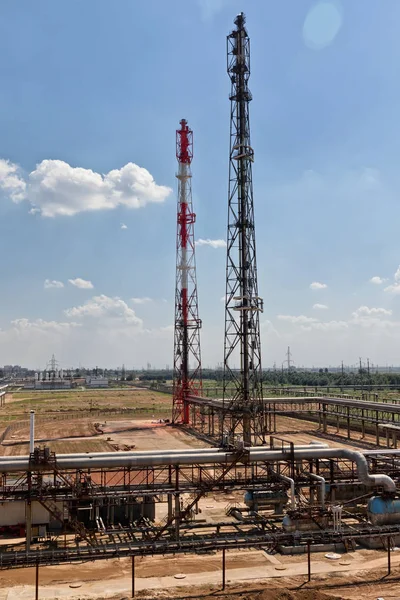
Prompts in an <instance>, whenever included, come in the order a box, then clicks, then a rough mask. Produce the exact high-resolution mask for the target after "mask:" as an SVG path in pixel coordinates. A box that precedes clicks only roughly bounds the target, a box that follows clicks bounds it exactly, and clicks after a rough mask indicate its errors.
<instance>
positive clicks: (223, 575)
mask: <svg viewBox="0 0 400 600" xmlns="http://www.w3.org/2000/svg"><path fill="white" fill-rule="evenodd" d="M222 589H223V590H224V589H225V548H222Z"/></svg>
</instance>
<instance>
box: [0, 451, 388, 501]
mask: <svg viewBox="0 0 400 600" xmlns="http://www.w3.org/2000/svg"><path fill="white" fill-rule="evenodd" d="M249 454H250V460H251V462H269V463H270V462H279V461H285V460H288V458H289V457H290V456H291V452H290V451H289V450H286V451H285V450H274V449H265V448H262V447H254V448H250V449H249ZM293 457H294V459H295V460H316V459H346V460H351V461H352V462H354V463H355V464H356V466H357V474H358V479H359V481H360V482H361V483H364V484H366V485H371V486H382V487H383V488H384V490H385V491H386V492H390V493H394V492H396V485H395V483H394V481H393V479H391V478H390V477H389V476H388V475H383V474H376V475H371V474H370V473H369V472H368V463H367V459H366V458H365V456H364V455H363V454H361V452H357V451H354V450H350V449H347V448H322V447H311V446H306V447H304V448H299V447H297V448H295V449H294V452H293ZM236 460H237V455H236V454H235V453H234V452H229V451H224V450H222V451H221V450H218V451H216V452H214V451H208V450H207V449H205V450H198V451H197V452H190V453H187V452H185V451H182V452H179V451H178V452H177V451H166V452H164V453H161V454H159V455H156V454H154V453H153V454H149V455H145V456H144V455H143V454H142V455H140V454H135V453H134V452H130V453H124V454H121V453H118V452H116V453H114V455H110V456H99V455H98V454H97V453H93V454H75V455H73V456H72V457H64V456H63V455H60V456H58V457H57V468H58V469H60V470H63V469H65V470H69V469H73V470H75V469H88V468H92V469H101V468H103V469H118V468H124V467H127V468H129V467H131V468H138V467H139V468H140V467H156V466H168V465H172V466H175V465H176V466H179V465H196V464H219V465H221V464H222V465H229V464H231V463H232V462H234V461H236ZM46 469H47V470H48V469H49V467H48V466H46V465H37V466H35V467H34V469H33V468H32V466H31V467H30V465H29V459H27V458H18V459H16V460H14V459H13V460H9V459H8V458H2V459H1V460H0V473H10V472H14V473H15V472H24V471H25V472H27V471H29V470H35V471H37V470H46Z"/></svg>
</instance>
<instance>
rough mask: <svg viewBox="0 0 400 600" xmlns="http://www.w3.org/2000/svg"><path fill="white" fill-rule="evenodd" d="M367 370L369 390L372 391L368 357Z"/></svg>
mask: <svg viewBox="0 0 400 600" xmlns="http://www.w3.org/2000/svg"><path fill="white" fill-rule="evenodd" d="M367 370H368V391H369V392H370V391H371V373H370V370H369V358H367Z"/></svg>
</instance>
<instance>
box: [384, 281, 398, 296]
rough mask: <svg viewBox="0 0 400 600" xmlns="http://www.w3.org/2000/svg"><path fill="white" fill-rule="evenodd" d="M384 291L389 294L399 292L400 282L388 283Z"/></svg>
mask: <svg viewBox="0 0 400 600" xmlns="http://www.w3.org/2000/svg"><path fill="white" fill-rule="evenodd" d="M384 292H389V293H390V294H400V283H394V284H392V285H388V286H387V287H385V289H384Z"/></svg>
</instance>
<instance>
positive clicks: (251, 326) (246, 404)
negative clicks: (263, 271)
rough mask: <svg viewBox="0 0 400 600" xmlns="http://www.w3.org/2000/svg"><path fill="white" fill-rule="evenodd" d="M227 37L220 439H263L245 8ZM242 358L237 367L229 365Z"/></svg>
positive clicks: (252, 441) (259, 303)
mask: <svg viewBox="0 0 400 600" xmlns="http://www.w3.org/2000/svg"><path fill="white" fill-rule="evenodd" d="M234 23H235V26H236V28H235V29H234V30H233V31H232V32H231V33H230V34H229V35H228V38H227V56H228V75H229V79H230V81H231V93H230V101H231V124H230V160H229V194H228V234H227V241H228V243H227V263H226V294H225V342H224V384H223V413H222V432H221V433H222V437H223V440H233V437H234V435H235V433H240V434H242V435H243V440H244V442H245V444H257V443H260V442H261V443H263V442H264V441H265V423H264V421H265V420H264V401H263V392H262V368H261V341H260V319H259V315H260V312H262V311H263V300H262V299H261V298H260V297H259V295H258V281H257V263H256V238H255V220H254V204H253V181H252V165H253V162H254V150H253V148H252V146H251V140H250V119H249V104H250V101H251V100H252V95H251V92H250V90H249V87H248V81H249V77H250V39H249V36H248V33H247V30H246V27H245V23H246V18H245V15H244V13H240V14H239V15H237V17H236V19H235V21H234ZM238 359H240V369H239V370H238V371H235V370H234V369H233V368H232V364H234V362H235V361H236V360H238ZM232 388H233V391H232Z"/></svg>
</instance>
